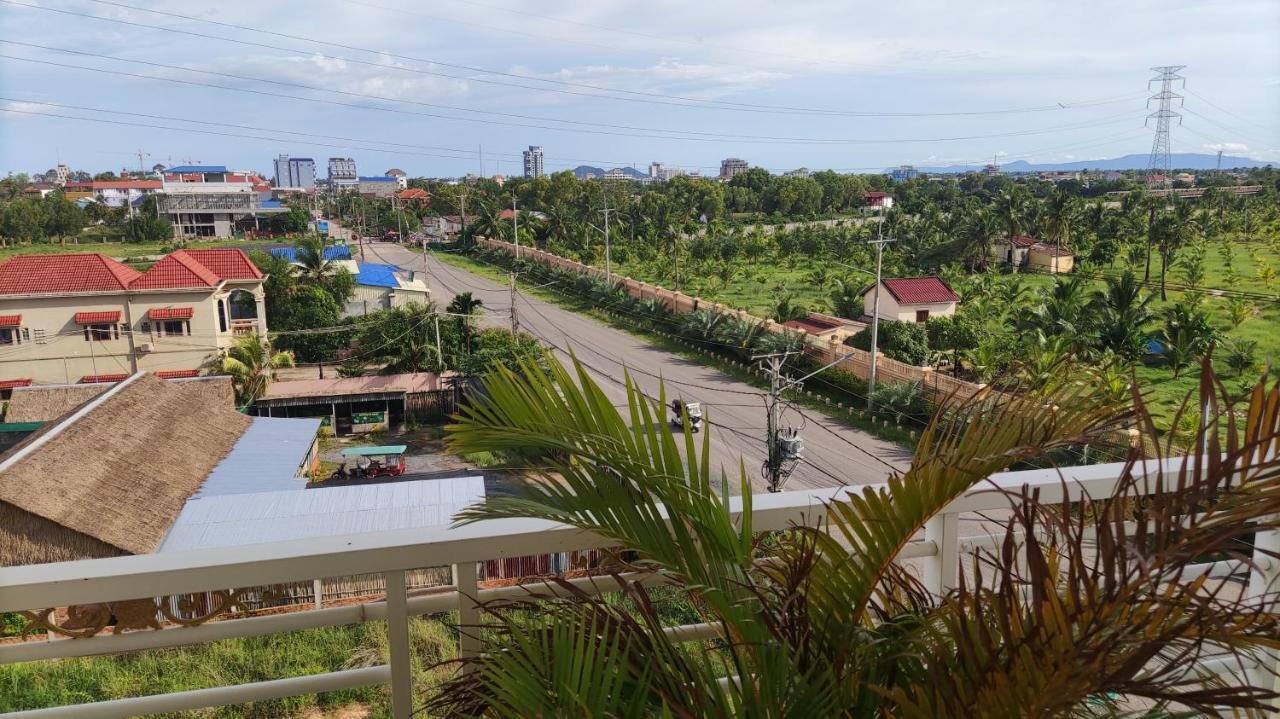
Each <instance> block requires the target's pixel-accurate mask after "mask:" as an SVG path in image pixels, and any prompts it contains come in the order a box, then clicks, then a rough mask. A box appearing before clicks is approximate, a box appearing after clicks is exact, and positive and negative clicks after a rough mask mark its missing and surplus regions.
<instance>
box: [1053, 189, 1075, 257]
mask: <svg viewBox="0 0 1280 719" xmlns="http://www.w3.org/2000/svg"><path fill="white" fill-rule="evenodd" d="M1079 215H1080V200H1079V198H1077V197H1076V196H1075V195H1072V194H1070V193H1067V192H1063V191H1062V190H1060V189H1055V190H1054V192H1053V195H1052V196H1050V197H1049V202H1048V203H1047V205H1046V207H1045V223H1046V225H1047V229H1048V230H1049V237H1051V238H1053V243H1054V246H1055V247H1057V248H1059V249H1060V248H1061V247H1062V245H1063V243H1064V242H1066V241H1067V240H1068V239H1069V234H1070V232H1071V225H1072V224H1073V223H1074V222H1075V221H1076V219H1077V218H1078V217H1079Z"/></svg>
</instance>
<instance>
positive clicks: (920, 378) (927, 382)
mask: <svg viewBox="0 0 1280 719" xmlns="http://www.w3.org/2000/svg"><path fill="white" fill-rule="evenodd" d="M476 243H477V244H479V245H480V246H481V247H487V248H490V249H495V250H502V251H504V252H509V253H512V254H514V253H515V245H513V244H511V243H509V242H502V241H499V240H489V239H485V238H477V239H476ZM520 257H522V258H524V259H529V260H534V261H537V262H541V263H542V264H545V265H548V266H550V267H555V268H559V269H564V270H571V271H574V272H579V273H582V274H585V275H590V276H592V277H596V278H599V279H602V280H603V279H605V276H606V275H605V272H604V270H601V269H599V268H596V267H591V266H590V265H584V264H582V263H581V262H575V261H574V260H570V259H567V258H564V257H560V256H558V255H553V254H551V253H548V252H542V251H541V250H537V249H533V248H529V247H521V248H520ZM615 279H617V280H618V283H619V285H621V286H622V288H623V290H624V291H625V292H626V293H627V294H629V295H631V296H632V297H637V298H640V299H645V300H647V299H658V300H660V301H661V302H662V303H663V304H665V305H666V306H667V307H669V308H671V310H672V311H673V312H674V313H675V314H683V313H685V312H690V311H692V310H694V309H700V308H705V309H712V310H715V311H717V312H723V313H725V314H728V315H731V316H733V317H737V318H738V319H741V320H744V321H747V322H764V326H765V329H767V330H768V331H770V332H783V331H788V330H787V328H786V327H783V326H782V325H780V324H778V323H777V322H774V321H773V320H768V319H766V320H762V319H761V318H759V317H756V316H754V315H751V314H749V313H747V312H744V311H742V310H737V309H733V308H731V307H726V306H724V305H721V304H719V303H715V302H709V301H707V300H704V299H702V298H700V297H691V296H689V295H686V294H683V293H680V292H674V291H672V290H668V289H665V288H662V287H659V286H657V285H651V284H649V283H647V282H642V281H640V280H635V279H632V278H630V277H617V276H616V275H615ZM886 297H889V298H890V299H892V296H891V295H889V293H888V292H881V293H880V301H881V310H882V311H883V310H884V306H883V305H884V299H885V298H886ZM948 304H949V306H950V313H954V312H955V303H948ZM870 307H871V305H870V303H868V304H867V308H868V309H870ZM911 307H914V305H912V306H911ZM921 307H922V308H924V307H933V305H922V306H921ZM910 314H911V318H910V320H909V321H911V322H914V321H915V310H914V309H912V310H911V312H910ZM939 316H941V315H939ZM791 331H794V332H799V334H801V335H803V336H804V337H805V351H806V352H807V353H808V354H809V355H810V356H812V357H813V358H814V359H815V360H817V361H818V362H819V363H821V364H827V363H829V362H835V361H836V359H837V358H841V357H843V359H841V360H840V361H839V362H838V363H837V364H836V365H835V367H836V368H838V369H841V370H844V371H846V372H850V373H852V374H853V375H855V376H857V377H859V378H861V379H866V378H867V377H868V375H869V374H870V367H871V353H870V352H866V351H863V350H858V349H854V348H852V347H849V346H847V345H844V344H842V341H841V340H839V339H834V338H822V337H814V336H811V335H808V334H807V333H805V332H803V331H798V330H791ZM876 377H877V380H878V381H880V382H885V383H893V384H902V383H912V382H919V383H920V385H921V387H923V388H924V390H925V391H927V392H929V394H930V395H931V396H932V397H933V398H934V399H944V398H949V397H953V396H954V397H958V398H966V397H968V396H970V395H972V394H973V393H974V392H976V391H978V390H980V389H982V388H983V387H985V386H986V385H982V384H974V383H973V382H966V381H964V380H961V379H956V378H954V377H951V376H949V375H945V374H939V373H938V372H936V371H934V369H933V368H932V367H916V366H914V365H909V364H906V363H904V362H898V361H897V360H893V359H889V358H888V357H885V356H884V353H878V355H877V358H876Z"/></svg>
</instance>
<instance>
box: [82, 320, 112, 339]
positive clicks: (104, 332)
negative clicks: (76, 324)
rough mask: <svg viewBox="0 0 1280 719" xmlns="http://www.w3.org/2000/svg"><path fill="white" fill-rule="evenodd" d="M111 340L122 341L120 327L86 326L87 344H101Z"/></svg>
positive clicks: (85, 337)
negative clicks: (91, 342) (93, 342)
mask: <svg viewBox="0 0 1280 719" xmlns="http://www.w3.org/2000/svg"><path fill="white" fill-rule="evenodd" d="M110 339H117V340H118V339H120V327H119V326H118V325H107V324H102V325H85V326H84V341H85V342H89V341H92V340H98V341H99V342H101V341H103V340H110Z"/></svg>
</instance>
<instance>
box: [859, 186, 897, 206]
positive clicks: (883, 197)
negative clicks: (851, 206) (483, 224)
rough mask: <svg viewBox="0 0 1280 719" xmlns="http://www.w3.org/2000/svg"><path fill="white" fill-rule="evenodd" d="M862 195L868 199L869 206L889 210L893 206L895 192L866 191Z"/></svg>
mask: <svg viewBox="0 0 1280 719" xmlns="http://www.w3.org/2000/svg"><path fill="white" fill-rule="evenodd" d="M862 197H863V198H864V199H865V200H866V201H867V207H874V208H877V209H882V210H887V209H889V208H891V207H893V194H892V193H889V192H877V191H874V190H873V191H871V192H864V193H862Z"/></svg>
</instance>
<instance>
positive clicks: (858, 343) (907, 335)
mask: <svg viewBox="0 0 1280 719" xmlns="http://www.w3.org/2000/svg"><path fill="white" fill-rule="evenodd" d="M878 341H879V345H880V346H879V349H880V351H881V352H883V353H884V354H885V356H886V357H890V358H892V359H896V360H898V361H899V362H906V363H907V364H911V365H915V366H917V367H919V366H921V365H923V364H924V363H925V362H926V361H927V360H928V359H929V342H928V340H927V338H926V337H925V331H924V326H923V325H919V324H916V323H915V322H899V321H897V320H892V321H889V322H881V323H880V336H879V338H878ZM844 343H845V344H846V345H848V346H850V347H854V348H856V349H860V350H866V351H868V352H870V351H871V328H870V327H866V328H864V329H863V330H862V331H861V332H858V333H857V334H855V335H853V336H851V337H849V338H847V339H845V341H844Z"/></svg>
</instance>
